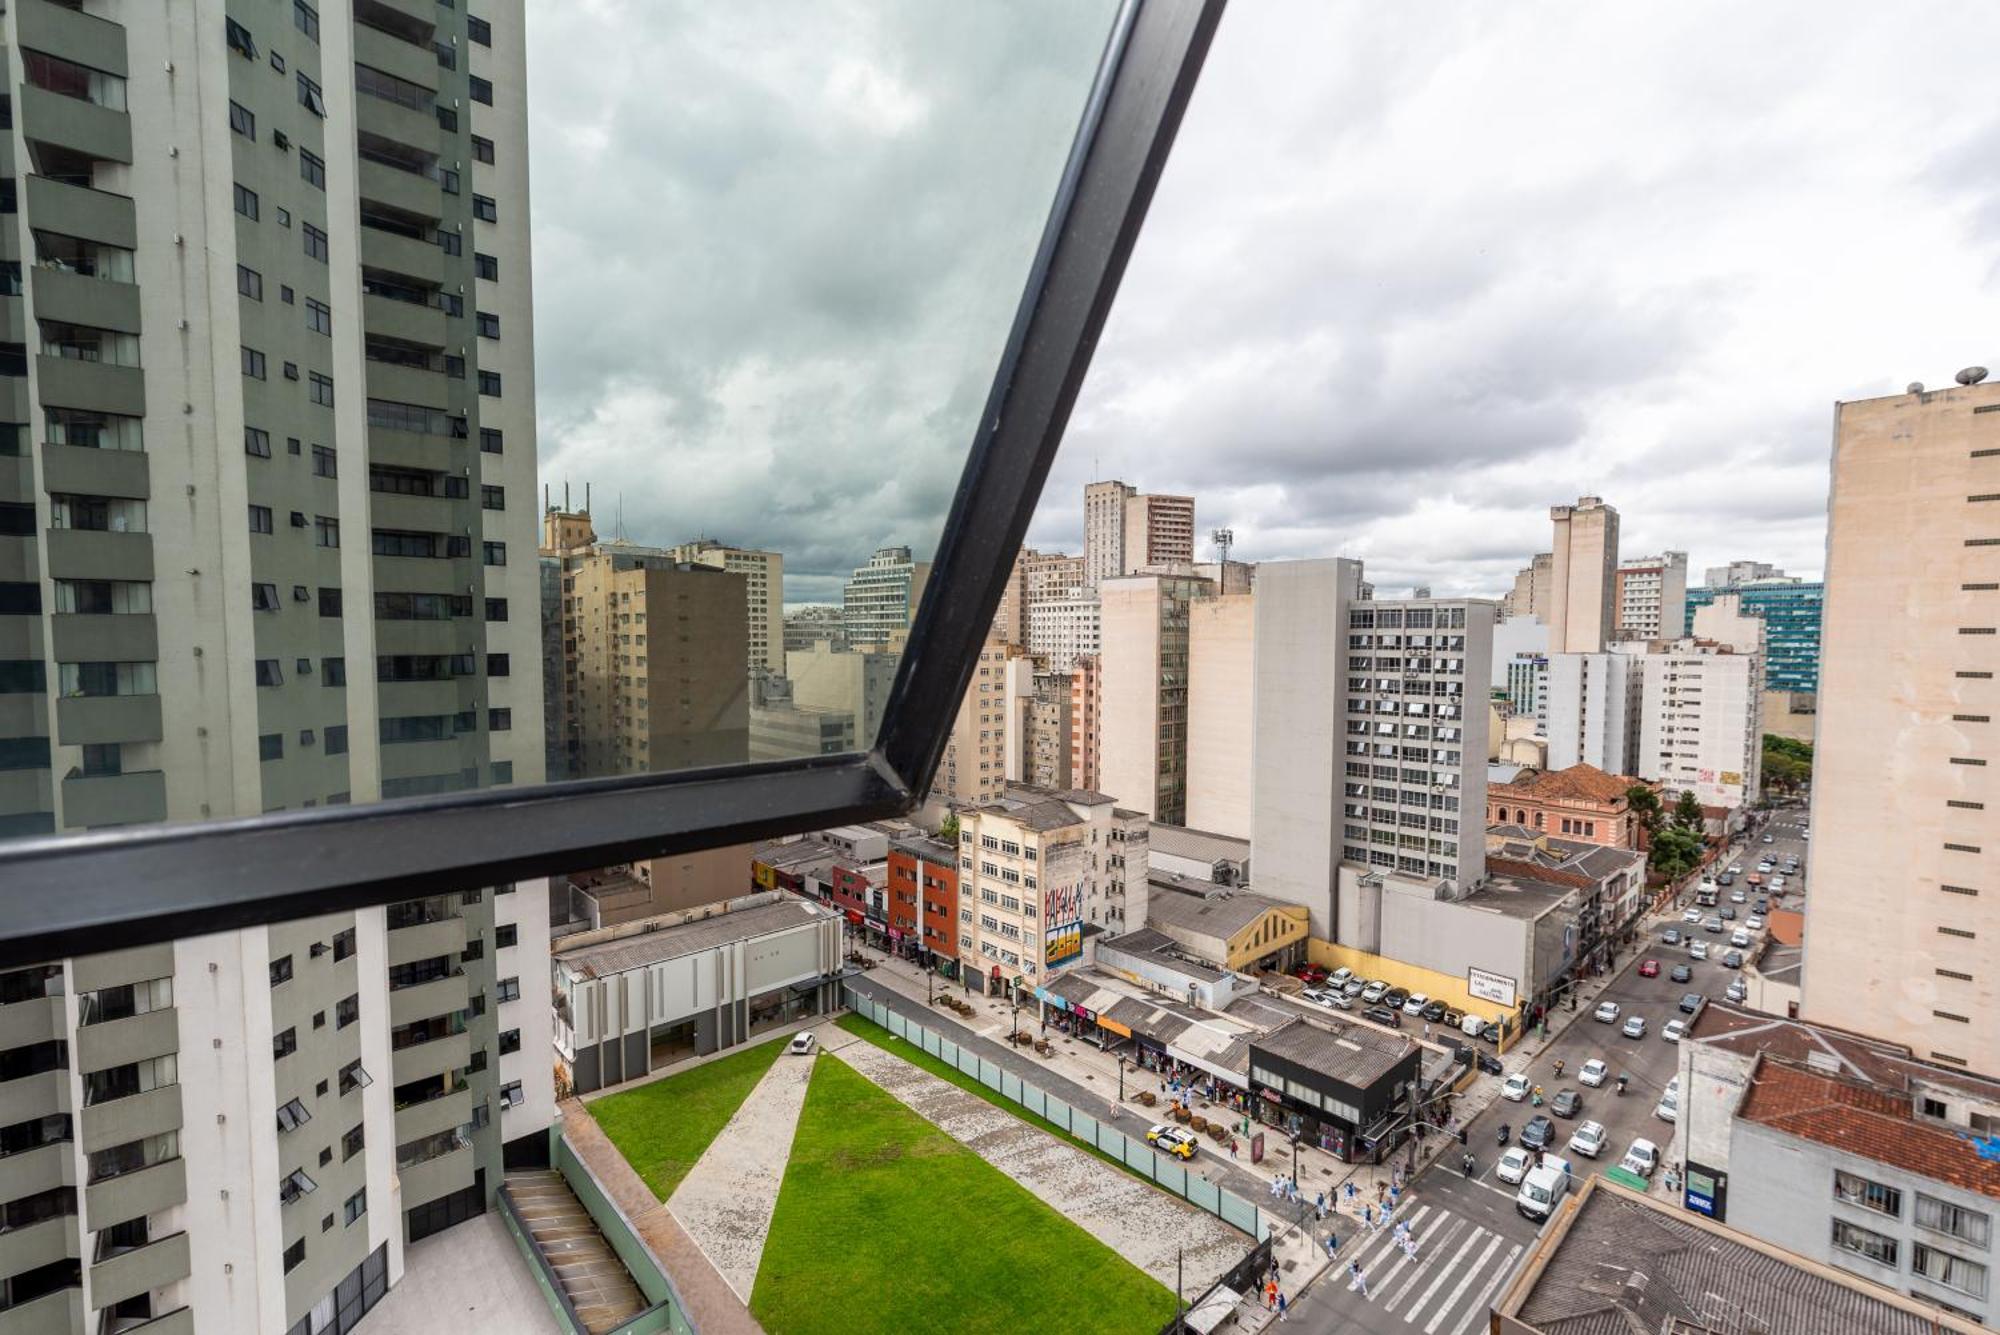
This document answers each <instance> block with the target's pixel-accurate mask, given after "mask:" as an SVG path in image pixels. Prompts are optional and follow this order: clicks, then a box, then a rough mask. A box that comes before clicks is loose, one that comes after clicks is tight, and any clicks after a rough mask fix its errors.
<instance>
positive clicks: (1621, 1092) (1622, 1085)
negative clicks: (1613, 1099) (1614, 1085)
mask: <svg viewBox="0 0 2000 1335" xmlns="http://www.w3.org/2000/svg"><path fill="white" fill-rule="evenodd" d="M1631 1078H1632V1077H1631V1076H1629V1075H1621V1076H1619V1077H1618V1097H1620V1098H1624V1097H1625V1082H1626V1081H1628V1080H1630V1079H1631Z"/></svg>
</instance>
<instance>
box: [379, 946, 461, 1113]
mask: <svg viewBox="0 0 2000 1335" xmlns="http://www.w3.org/2000/svg"><path fill="white" fill-rule="evenodd" d="M405 930H412V929H405ZM471 999H472V985H471V984H470V983H469V982H468V981H467V979H466V977H465V975H464V974H463V973H459V974H454V975H452V976H451V977H449V978H434V979H432V980H431V981H430V982H428V983H418V984H417V985H416V986H415V987H399V988H397V989H396V990H394V991H393V992H391V993H389V1023H390V1025H391V1026H395V1025H404V1024H409V1023H411V1022H412V1021H416V1020H423V1019H428V1018H429V1017H431V1016H433V1015H449V1014H450V1013H452V1012H453V1011H462V1010H464V1009H465V1008H466V1007H467V1006H468V1005H470V1004H471ZM405 1139H408V1137H405Z"/></svg>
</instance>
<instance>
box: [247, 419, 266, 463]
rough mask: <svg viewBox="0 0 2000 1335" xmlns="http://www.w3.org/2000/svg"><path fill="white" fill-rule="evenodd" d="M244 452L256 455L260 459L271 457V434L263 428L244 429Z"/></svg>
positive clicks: (250, 427)
mask: <svg viewBox="0 0 2000 1335" xmlns="http://www.w3.org/2000/svg"><path fill="white" fill-rule="evenodd" d="M243 452H244V453H245V454H254V455H256V456H257V457H258V458H259V459H268V458H270V457H271V433H270V432H268V431H266V430H265V429H264V428H263V427H261V426H246V427H244V428H243Z"/></svg>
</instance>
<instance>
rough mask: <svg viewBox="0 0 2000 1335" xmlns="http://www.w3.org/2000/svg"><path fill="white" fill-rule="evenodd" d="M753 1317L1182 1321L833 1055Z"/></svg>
mask: <svg viewBox="0 0 2000 1335" xmlns="http://www.w3.org/2000/svg"><path fill="white" fill-rule="evenodd" d="M621 1097H623V1096H621ZM606 1102H609V1100H606ZM725 1120H726V1117H725ZM718 1125H720V1123H718ZM608 1129H609V1128H608V1127H607V1130H608ZM712 1134H713V1133H711V1135H712ZM614 1138H615V1137H614ZM703 1143H706V1142H705V1141H704V1142H703ZM620 1147H621V1148H623V1147H624V1145H623V1142H622V1141H621V1142H620ZM696 1152H697V1153H699V1151H696ZM636 1162H637V1161H636V1160H635V1163H636ZM641 1171H644V1170H643V1169H642V1170H641ZM648 1180H649V1181H650V1180H651V1178H650V1176H648ZM750 1310H751V1313H752V1314H753V1315H754V1316H755V1317H756V1318H757V1319H758V1321H760V1322H761V1323H762V1324H763V1326H764V1328H765V1329H766V1330H768V1331H770V1332H772V1335H818V1333H819V1332H826V1333H827V1335H834V1333H835V1332H838V1333H839V1335H853V1333H854V1332H869V1331H885V1332H886V1331H909V1330H936V1329H944V1328H949V1329H952V1330H964V1331H994V1332H1002V1331H1004V1332H1007V1333H1008V1335H1017V1333H1018V1332H1020V1331H1090V1332H1108V1333H1109V1335H1118V1333H1119V1332H1131V1333H1132V1335H1141V1333H1142V1332H1151V1331H1157V1330H1158V1329H1159V1328H1160V1327H1161V1326H1162V1325H1163V1324H1165V1323H1166V1322H1167V1321H1168V1320H1170V1319H1171V1318H1172V1316H1173V1313H1174V1298H1173V1294H1172V1293H1170V1292H1169V1291H1168V1290H1167V1289H1166V1288H1165V1287H1164V1286H1162V1285H1160V1284H1158V1283H1156V1282H1154V1281H1153V1280H1152V1279H1151V1278H1149V1277H1148V1276H1147V1275H1146V1274H1145V1273H1144V1272H1143V1271H1141V1270H1139V1269H1138V1267H1136V1266H1134V1265H1132V1264H1131V1263H1130V1262H1128V1261H1126V1260H1125V1259H1124V1258H1123V1257H1121V1256H1119V1255H1118V1254H1117V1253H1116V1252H1114V1251H1112V1250H1111V1249H1110V1248H1109V1247H1107V1246H1105V1245H1104V1244H1103V1243H1101V1242H1099V1241H1098V1240H1097V1239H1096V1238H1094V1237H1092V1236H1091V1235H1090V1234H1089V1233H1087V1232H1085V1231H1084V1230H1083V1229H1081V1228H1079V1227H1077V1226H1076V1225H1075V1224H1073V1223H1071V1222H1070V1221H1069V1220H1067V1219H1065V1218H1063V1217H1062V1216H1061V1215H1059V1214H1057V1213H1056V1212H1055V1211H1053V1210H1051V1209H1049V1208H1048V1207H1047V1206H1046V1205H1044V1204H1042V1203H1041V1202H1040V1201H1038V1200H1036V1199H1035V1197H1034V1196H1033V1195H1032V1194H1031V1193H1029V1192H1028V1190H1027V1189H1026V1188H1024V1187H1022V1186H1020V1185H1019V1184H1017V1183H1015V1182H1014V1181H1013V1180H1012V1179H1010V1178H1009V1177H1007V1176H1006V1175H1005V1174H1004V1173H1001V1172H1000V1171H999V1170H998V1169H996V1168H994V1167H993V1166H992V1165H990V1164H988V1163H987V1162H986V1161H985V1160H983V1159H981V1158H980V1157H979V1156H978V1155H977V1154H974V1153H973V1152H972V1151H971V1150H969V1149H967V1148H965V1147H964V1146H963V1145H960V1144H959V1143H958V1142H957V1141H955V1140H953V1139H952V1138H951V1137H950V1136H947V1135H946V1134H945V1133H944V1132H942V1131H940V1130H939V1129H938V1128H936V1127H935V1126H933V1125H931V1124H930V1123H929V1122H927V1121H925V1120H924V1119H923V1118H921V1117H919V1116H918V1115H917V1114H916V1113H914V1112H912V1111H911V1110H910V1109H909V1108H907V1107H905V1106H904V1105H903V1104H901V1103H899V1102H897V1101H896V1100H895V1099H894V1098H893V1097H891V1096H890V1095H889V1094H887V1093H886V1092H884V1091H883V1090H881V1089H879V1088H878V1087H876V1086H875V1085H874V1084H872V1083H871V1082H870V1081H869V1080H868V1079H867V1078H866V1077H864V1076H862V1075H861V1074H859V1073H858V1072H856V1071H855V1070H854V1069H853V1068H851V1067H849V1066H848V1065H847V1064H846V1063H844V1062H842V1061H840V1060H839V1059H838V1058H834V1057H826V1056H822V1057H819V1058H817V1059H815V1065H814V1069H813V1075H812V1083H811V1085H810V1087H809V1088H808V1090H807V1092H806V1101H805V1108H804V1110H803V1112H802V1113H801V1114H800V1117H799V1125H798V1132H797V1135H796V1137H795V1139H794V1140H793V1143H792V1157H791V1162H790V1164H789V1165H788V1167H787V1169H786V1172H785V1180H784V1185H783V1187H782V1188H781V1190H780V1191H779V1194H778V1205H777V1212H776V1214H775V1216H774V1217H773V1219H772V1221H771V1232H770V1237H769V1239H768V1241H767V1242H766V1243H765V1246H764V1256H763V1263H762V1267H761V1268H760V1269H759V1271H758V1273H757V1284H756V1288H755V1290H754V1292H753V1293H752V1295H751V1302H750Z"/></svg>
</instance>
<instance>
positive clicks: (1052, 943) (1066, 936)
mask: <svg viewBox="0 0 2000 1335" xmlns="http://www.w3.org/2000/svg"><path fill="white" fill-rule="evenodd" d="M1042 921H1043V922H1045V923H1047V924H1048V928H1047V930H1046V931H1045V932H1044V933H1043V936H1042V967H1043V968H1045V969H1058V968H1061V967H1062V966H1063V965H1065V964H1070V963H1073V962H1075V961H1076V960H1079V959H1081V958H1083V887H1082V886H1080V885H1074V884H1072V885H1056V886H1051V887H1049V889H1048V890H1047V891H1046V892H1044V894H1043V897H1042Z"/></svg>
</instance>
